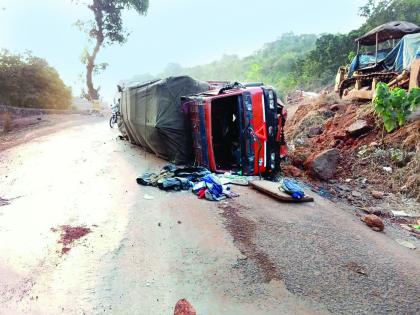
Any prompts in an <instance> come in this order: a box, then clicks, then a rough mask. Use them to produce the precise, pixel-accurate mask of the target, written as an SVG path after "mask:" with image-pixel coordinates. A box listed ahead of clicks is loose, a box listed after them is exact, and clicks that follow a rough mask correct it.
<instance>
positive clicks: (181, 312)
mask: <svg viewBox="0 0 420 315" xmlns="http://www.w3.org/2000/svg"><path fill="white" fill-rule="evenodd" d="M196 314H197V312H196V310H195V309H194V307H193V306H192V305H191V304H190V303H189V302H188V301H187V300H186V299H182V300H179V301H178V302H177V303H176V305H175V310H174V315H196Z"/></svg>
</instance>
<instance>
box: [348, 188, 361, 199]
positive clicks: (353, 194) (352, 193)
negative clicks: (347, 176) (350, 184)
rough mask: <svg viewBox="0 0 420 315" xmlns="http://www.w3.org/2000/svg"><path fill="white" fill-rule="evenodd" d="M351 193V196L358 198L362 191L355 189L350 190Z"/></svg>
mask: <svg viewBox="0 0 420 315" xmlns="http://www.w3.org/2000/svg"><path fill="white" fill-rule="evenodd" d="M351 195H352V196H353V197H356V198H360V197H362V193H360V192H358V191H357V190H353V191H352V192H351Z"/></svg>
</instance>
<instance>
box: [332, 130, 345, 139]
mask: <svg viewBox="0 0 420 315" xmlns="http://www.w3.org/2000/svg"><path fill="white" fill-rule="evenodd" d="M346 138H347V134H345V133H342V132H341V133H336V134H335V135H334V139H338V140H344V139H346Z"/></svg>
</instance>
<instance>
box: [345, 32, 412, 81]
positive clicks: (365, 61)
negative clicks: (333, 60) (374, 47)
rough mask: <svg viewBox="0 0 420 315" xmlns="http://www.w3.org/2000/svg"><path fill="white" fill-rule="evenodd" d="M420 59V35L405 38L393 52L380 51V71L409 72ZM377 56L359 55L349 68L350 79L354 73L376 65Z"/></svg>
mask: <svg viewBox="0 0 420 315" xmlns="http://www.w3.org/2000/svg"><path fill="white" fill-rule="evenodd" d="M416 58H420V33H417V34H411V35H406V36H404V37H403V38H402V39H401V40H400V42H399V43H398V44H397V45H396V46H395V47H394V48H393V49H392V50H391V51H389V50H380V51H378V69H377V70H378V71H381V70H388V71H394V72H399V73H400V72H402V71H403V70H408V69H409V68H410V65H411V63H412V62H413V60H414V59H416ZM375 59H376V58H375V55H364V54H358V55H356V57H355V58H354V59H353V61H352V63H351V65H350V67H349V77H352V76H353V73H354V71H357V70H362V69H366V68H369V67H372V66H374V65H375Z"/></svg>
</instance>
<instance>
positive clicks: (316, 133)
mask: <svg viewBox="0 0 420 315" xmlns="http://www.w3.org/2000/svg"><path fill="white" fill-rule="evenodd" d="M323 132H324V130H322V128H321V127H312V128H310V129H309V131H308V137H309V138H314V137H316V136H319V135H320V134H322V133H323Z"/></svg>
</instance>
